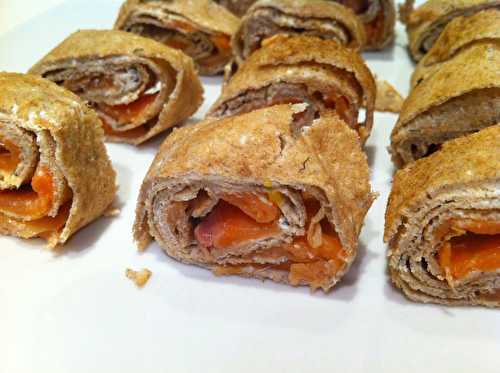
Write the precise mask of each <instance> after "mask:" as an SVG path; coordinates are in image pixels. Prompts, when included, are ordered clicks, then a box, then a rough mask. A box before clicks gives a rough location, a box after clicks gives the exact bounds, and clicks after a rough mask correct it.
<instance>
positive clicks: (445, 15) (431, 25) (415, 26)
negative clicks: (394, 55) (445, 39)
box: [401, 0, 500, 61]
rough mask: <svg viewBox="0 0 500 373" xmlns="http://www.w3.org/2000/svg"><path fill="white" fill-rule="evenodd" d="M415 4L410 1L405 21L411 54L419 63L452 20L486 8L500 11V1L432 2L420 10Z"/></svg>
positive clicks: (425, 4) (404, 14) (460, 0)
mask: <svg viewBox="0 0 500 373" xmlns="http://www.w3.org/2000/svg"><path fill="white" fill-rule="evenodd" d="M413 4H414V0H406V4H405V5H404V6H403V7H402V9H401V20H402V21H403V22H404V23H405V24H406V30H407V33H408V39H409V47H410V52H411V55H412V57H413V58H414V59H415V60H416V61H419V60H420V59H422V57H424V55H425V54H426V53H427V52H428V51H429V50H431V48H432V46H433V45H434V43H435V42H436V40H437V39H438V38H439V35H440V34H441V32H442V31H443V30H444V28H445V27H446V25H447V24H448V23H449V22H450V21H452V20H453V19H454V18H456V17H460V16H471V15H473V14H474V13H477V12H480V11H482V10H485V9H489V8H497V9H498V8H499V7H500V0H429V1H427V2H425V3H424V4H423V5H421V6H420V7H418V8H416V9H413ZM497 28H498V25H497ZM472 31H473V32H474V30H472Z"/></svg>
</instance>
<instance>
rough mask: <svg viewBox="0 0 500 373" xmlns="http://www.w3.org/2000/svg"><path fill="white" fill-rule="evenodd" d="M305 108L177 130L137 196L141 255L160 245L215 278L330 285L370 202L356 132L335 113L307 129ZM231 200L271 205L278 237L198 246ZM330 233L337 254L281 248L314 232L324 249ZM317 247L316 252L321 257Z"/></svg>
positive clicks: (350, 253)
mask: <svg viewBox="0 0 500 373" xmlns="http://www.w3.org/2000/svg"><path fill="white" fill-rule="evenodd" d="M306 106H307V105H306V104H303V103H302V104H295V105H291V104H288V105H278V106H272V107H269V108H264V109H260V110H256V111H253V112H250V113H246V114H242V115H238V116H234V117H227V118H222V119H220V120H214V119H209V120H206V121H203V122H201V123H199V124H197V125H196V126H189V127H183V128H181V129H178V130H175V131H174V132H173V133H172V135H170V136H169V137H168V138H167V139H166V141H165V142H164V143H163V145H162V146H161V148H160V150H159V152H158V154H157V156H156V158H155V160H154V161H153V164H152V165H151V167H150V169H149V172H148V174H147V176H146V178H145V180H144V182H143V185H142V188H141V192H140V196H139V201H138V204H137V210H136V221H135V225H134V237H135V240H136V242H137V244H138V246H139V248H140V249H144V248H145V247H146V246H147V245H148V244H149V242H150V241H151V240H155V241H156V242H158V244H159V245H160V246H161V247H162V248H163V249H164V250H165V251H166V253H167V254H168V255H170V256H172V257H174V258H175V259H177V260H180V261H182V262H185V263H188V264H195V265H199V266H202V267H206V268H208V269H211V270H212V271H214V272H215V273H216V274H219V275H222V274H236V275H241V276H247V277H257V278H262V279H272V280H274V281H279V282H284V283H290V284H292V285H309V286H311V287H312V288H318V287H320V288H323V289H325V290H327V289H330V288H331V287H332V286H334V285H335V283H336V282H337V281H338V280H339V279H340V278H341V277H342V276H343V275H344V274H345V273H346V272H347V271H348V269H349V267H350V265H351V263H352V262H353V260H354V258H355V256H356V253H357V247H358V237H359V233H360V231H361V227H362V225H363V220H364V217H365V214H366V212H367V211H368V208H369V207H370V205H371V203H372V201H373V198H374V195H373V194H372V193H371V191H370V185H369V170H368V164H367V160H366V156H365V154H364V153H363V152H362V150H361V146H360V142H359V138H358V135H357V133H356V132H355V131H353V130H352V129H350V128H349V127H348V126H347V125H346V124H345V123H344V122H343V121H342V120H340V119H339V118H338V117H337V116H336V115H335V113H334V112H332V111H329V112H324V113H322V114H321V116H320V117H319V118H318V119H315V120H313V121H312V122H310V123H307V124H305V123H302V122H301V121H297V118H300V114H301V113H302V112H303V111H304V110H306ZM227 194H229V195H233V196H234V195H238V194H246V195H248V194H251V195H255V196H259V198H261V199H264V200H265V201H266V203H270V201H272V202H273V203H275V205H276V206H278V207H279V220H278V221H279V232H274V233H273V234H272V235H269V236H267V237H260V238H258V239H251V240H246V241H244V242H243V243H240V244H237V245H236V244H235V245H233V246H231V247H229V248H225V249H221V248H218V247H216V246H215V247H206V246H204V245H202V244H200V242H199V241H198V240H197V238H196V237H197V236H196V230H197V229H198V228H199V227H200V225H202V224H204V220H203V219H210V217H211V216H212V215H211V214H212V212H213V211H214V210H215V209H217V208H219V207H220V206H219V204H221V203H223V202H221V200H222V199H224V198H226V197H224V195H227ZM306 200H307V201H310V202H309V203H313V204H316V207H317V208H319V210H317V212H316V213H313V214H314V216H311V215H307V217H306V208H305V201H306ZM207 214H208V215H207ZM240 214H242V212H240ZM200 219H201V222H200ZM275 222H276V221H275ZM273 224H276V223H273ZM320 224H321V225H320ZM195 226H196V227H195ZM329 230H334V231H335V232H336V233H333V234H334V235H338V240H339V241H338V242H339V245H341V247H342V255H340V256H335V257H334V258H332V257H331V256H329V255H327V254H325V253H324V252H323V253H322V254H321V253H320V254H318V253H316V254H313V253H311V252H304V251H300V250H299V249H298V248H295V249H296V250H295V251H296V252H295V254H294V255H292V254H291V252H290V251H286V250H285V248H284V247H285V246H287V247H289V246H290V243H291V241H292V240H295V239H297V238H298V239H302V240H303V241H304V240H306V239H307V240H308V242H309V240H312V241H314V237H316V238H317V235H318V234H319V236H320V237H323V241H321V238H320V241H321V242H325V241H324V239H325V238H324V236H322V232H323V233H324V232H328V231H329ZM294 242H295V241H294ZM321 242H320V243H319V244H320V246H319V247H318V246H317V245H315V246H314V247H316V248H317V249H318V250H319V251H320V252H321V251H322V250H321V249H320V247H322V246H321V245H323V243H321ZM317 243H318V242H316V244H317ZM311 247H312V246H311ZM289 250H293V247H292V248H289ZM311 250H312V249H311ZM299 254H300V255H299ZM335 255H337V254H335ZM309 264H312V266H311V267H308V265H309ZM304 271H305V272H307V275H302V276H301V275H300V273H301V272H304ZM297 272H298V273H297Z"/></svg>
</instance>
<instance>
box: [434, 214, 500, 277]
mask: <svg viewBox="0 0 500 373" xmlns="http://www.w3.org/2000/svg"><path fill="white" fill-rule="evenodd" d="M451 227H452V229H455V230H457V231H465V233H464V234H463V235H461V236H458V237H453V238H452V239H451V240H449V241H448V242H446V243H445V244H444V245H443V247H442V248H441V249H440V250H439V253H438V261H439V265H440V267H441V269H442V270H443V271H444V272H445V273H449V274H450V275H451V276H452V277H453V278H454V279H462V278H464V277H466V276H467V275H469V274H470V273H472V272H475V271H483V272H494V271H496V270H499V269H500V222H484V221H474V220H461V221H458V220H457V221H453V222H452V223H451Z"/></svg>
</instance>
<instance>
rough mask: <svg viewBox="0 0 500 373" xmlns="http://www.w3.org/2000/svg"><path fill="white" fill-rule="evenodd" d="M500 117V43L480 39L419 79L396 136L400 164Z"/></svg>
mask: <svg viewBox="0 0 500 373" xmlns="http://www.w3.org/2000/svg"><path fill="white" fill-rule="evenodd" d="M498 122H500V44H494V43H493V44H490V43H477V44H474V45H471V46H470V47H468V48H466V49H464V50H463V51H462V52H461V53H459V54H458V55H457V56H456V57H454V58H452V59H451V60H450V61H448V62H445V63H443V64H442V65H441V67H440V68H439V69H438V70H437V71H436V72H435V73H434V74H432V76H431V77H429V78H428V79H425V80H424V81H422V82H421V83H420V84H418V85H417V86H416V87H415V88H414V89H413V90H412V91H411V93H410V95H409V96H408V98H407V99H406V101H405V102H404V104H403V108H402V110H401V113H400V116H399V119H398V122H397V123H396V126H395V127H394V129H393V131H392V135H391V148H390V151H391V153H392V159H393V161H394V163H395V164H396V166H397V167H402V166H403V165H405V164H406V163H408V162H412V161H414V160H416V159H419V158H422V157H425V156H427V155H429V154H431V153H433V152H434V151H436V150H437V149H439V147H440V146H441V144H442V143H444V142H445V141H447V140H451V139H454V138H456V137H460V136H464V135H467V134H470V133H473V132H476V131H478V130H480V129H482V128H485V127H488V126H491V125H494V124H496V123H498Z"/></svg>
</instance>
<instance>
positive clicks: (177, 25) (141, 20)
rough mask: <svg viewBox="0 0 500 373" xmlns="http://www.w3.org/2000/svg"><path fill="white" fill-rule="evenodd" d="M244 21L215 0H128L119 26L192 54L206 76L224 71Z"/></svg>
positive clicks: (118, 22)
mask: <svg viewBox="0 0 500 373" xmlns="http://www.w3.org/2000/svg"><path fill="white" fill-rule="evenodd" d="M239 23H240V20H239V18H238V17H236V16H235V15H234V14H232V13H231V12H229V11H228V10H227V9H225V8H224V7H222V6H220V5H218V4H216V3H215V2H213V1H212V0H148V1H143V0H128V1H126V2H125V4H124V5H123V6H122V8H121V10H120V14H119V16H118V19H117V20H116V23H115V28H116V29H119V30H123V31H129V32H133V33H135V34H138V35H141V36H145V37H148V38H151V39H154V40H157V41H159V42H161V43H163V44H165V45H168V46H169V47H172V48H177V49H180V50H182V51H183V52H184V53H186V54H187V55H189V56H190V57H192V58H193V59H194V61H195V63H196V65H197V67H198V69H199V71H200V74H202V75H213V74H218V73H221V72H222V71H223V70H224V66H225V65H226V64H227V63H228V62H229V60H230V59H231V56H232V51H231V44H230V40H231V36H232V35H233V34H234V32H235V31H236V29H237V28H238V25H239Z"/></svg>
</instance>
